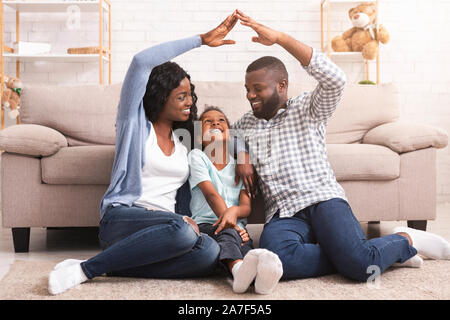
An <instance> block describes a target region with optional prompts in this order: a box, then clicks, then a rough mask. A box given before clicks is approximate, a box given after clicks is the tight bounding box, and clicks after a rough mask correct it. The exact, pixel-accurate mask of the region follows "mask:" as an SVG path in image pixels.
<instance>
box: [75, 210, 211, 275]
mask: <svg viewBox="0 0 450 320" xmlns="http://www.w3.org/2000/svg"><path fill="white" fill-rule="evenodd" d="M99 240H100V244H101V246H102V249H103V251H102V252H101V253H99V254H98V255H96V256H94V257H92V258H90V259H89V260H87V261H85V262H83V263H82V264H81V268H82V270H83V272H84V273H85V274H86V276H87V277H88V278H89V279H92V278H94V277H96V276H99V275H102V274H104V273H106V274H108V275H113V276H121V277H138V278H187V277H201V276H207V275H209V274H210V273H212V272H213V271H214V270H215V267H216V265H217V262H218V255H219V246H218V245H217V243H216V242H215V241H214V240H213V239H211V238H210V237H209V236H207V235H205V234H201V235H200V236H198V235H197V233H196V232H195V231H194V229H193V228H192V227H191V226H190V225H189V224H188V223H187V222H185V221H184V220H183V218H182V216H181V215H179V214H176V213H172V212H165V211H153V210H150V211H148V210H147V209H145V208H140V207H136V206H132V207H127V206H123V205H120V206H117V207H113V206H110V207H109V208H108V209H107V210H106V212H105V214H104V216H103V218H102V220H101V222H100V232H99Z"/></svg>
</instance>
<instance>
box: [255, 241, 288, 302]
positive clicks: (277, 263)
mask: <svg viewBox="0 0 450 320" xmlns="http://www.w3.org/2000/svg"><path fill="white" fill-rule="evenodd" d="M282 275H283V265H282V263H281V260H280V258H278V256H277V255H276V254H275V253H273V252H271V251H269V250H266V249H264V251H263V252H262V253H261V254H260V255H259V261H258V267H257V273H256V280H255V291H256V293H259V294H270V293H272V291H273V290H274V289H275V287H276V285H277V284H278V281H280V279H281V276H282Z"/></svg>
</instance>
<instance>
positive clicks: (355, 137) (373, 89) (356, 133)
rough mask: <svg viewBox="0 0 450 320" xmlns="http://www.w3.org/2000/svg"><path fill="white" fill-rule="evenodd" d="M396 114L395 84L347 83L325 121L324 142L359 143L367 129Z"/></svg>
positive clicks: (397, 112)
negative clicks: (326, 121) (330, 115)
mask: <svg viewBox="0 0 450 320" xmlns="http://www.w3.org/2000/svg"><path fill="white" fill-rule="evenodd" d="M398 118H399V104H398V89H397V87H396V86H395V85H393V84H380V85H359V84H348V85H346V86H345V89H344V94H343V96H342V99H341V102H340V103H339V105H338V107H337V108H336V111H335V112H334V114H333V115H332V117H331V118H330V120H329V121H328V125H327V143H360V142H361V141H362V139H363V137H364V135H365V134H366V132H367V131H369V130H370V129H372V128H374V127H376V126H379V125H380V124H383V123H387V122H393V121H396V120H398Z"/></svg>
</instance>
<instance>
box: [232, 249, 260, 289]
mask: <svg viewBox="0 0 450 320" xmlns="http://www.w3.org/2000/svg"><path fill="white" fill-rule="evenodd" d="M257 265H258V251H257V249H253V250H250V251H249V252H248V253H247V254H246V255H245V257H244V259H243V260H242V261H241V262H238V263H236V264H235V265H234V266H233V268H232V269H231V273H232V274H233V291H234V292H235V293H244V292H245V291H247V289H248V287H249V286H250V284H251V283H252V282H253V280H254V279H255V277H256V267H257Z"/></svg>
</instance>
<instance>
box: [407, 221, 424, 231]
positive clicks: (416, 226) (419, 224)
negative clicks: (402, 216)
mask: <svg viewBox="0 0 450 320" xmlns="http://www.w3.org/2000/svg"><path fill="white" fill-rule="evenodd" d="M408 227H409V228H414V229H418V230H422V231H427V220H408Z"/></svg>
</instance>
